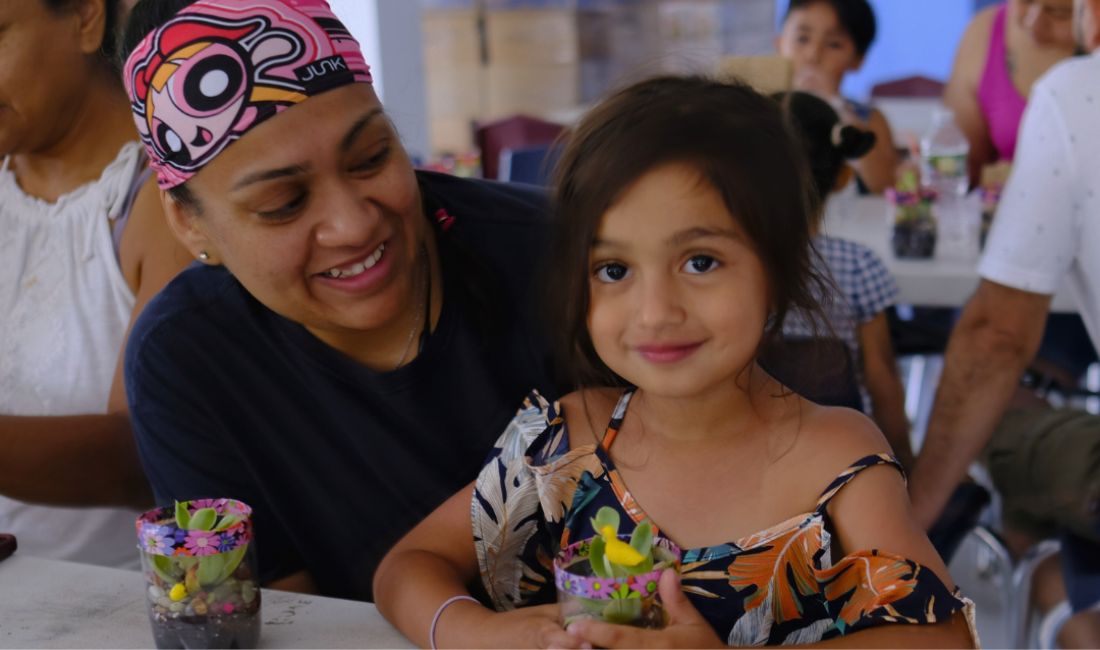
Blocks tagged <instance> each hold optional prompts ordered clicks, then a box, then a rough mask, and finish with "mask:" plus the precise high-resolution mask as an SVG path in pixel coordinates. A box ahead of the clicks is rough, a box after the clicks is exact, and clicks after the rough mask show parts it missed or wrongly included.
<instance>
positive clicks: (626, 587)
mask: <svg viewBox="0 0 1100 650" xmlns="http://www.w3.org/2000/svg"><path fill="white" fill-rule="evenodd" d="M654 546H655V550H658V551H659V554H658V558H656V559H659V560H663V561H660V562H658V563H657V565H656V566H655V567H654V569H653V570H652V571H648V572H646V573H642V574H639V575H631V576H619V577H601V576H598V575H582V574H580V573H577V572H576V564H577V562H578V561H579V560H582V559H584V560H587V558H588V551H589V549H590V548H591V542H590V541H589V540H585V541H581V542H576V543H574V544H570V545H569V546H568V547H566V548H564V549H562V551H561V552H560V553H559V555H558V557H556V558H555V559H554V583H555V584H556V585H557V587H558V590H559V591H561V592H564V593H568V594H573V595H574V596H580V597H582V598H593V599H609V598H630V597H639V596H640V597H642V598H647V597H649V596H652V595H654V594H656V593H657V582H658V580H659V579H660V577H661V573H663V572H664V570H665V569H668V568H670V567H675V566H676V565H677V564H678V562H679V559H680V549H679V548H678V547H677V546H676V545H675V544H673V543H672V542H670V541H669V540H667V539H664V538H659V539H657V540H656V541H655V543H654ZM632 594H636V596H634V595H632Z"/></svg>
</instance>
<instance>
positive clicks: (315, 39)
mask: <svg viewBox="0 0 1100 650" xmlns="http://www.w3.org/2000/svg"><path fill="white" fill-rule="evenodd" d="M123 81H124V82H125V84H126V91H127V93H128V94H129V96H130V104H131V109H132V110H133V112H134V121H135V122H136V123H137V128H138V132H139V133H140V135H141V139H142V141H143V142H144V143H145V148H146V149H147V150H148V152H149V158H150V160H151V161H152V162H151V163H150V164H151V165H152V167H153V169H154V170H155V171H156V172H157V182H158V184H159V185H160V187H161V188H162V189H170V188H173V187H176V186H177V185H182V184H183V183H185V182H187V181H188V180H189V179H190V178H191V177H192V176H194V175H195V174H197V173H198V172H199V170H201V169H202V168H203V167H204V166H206V165H207V164H208V163H209V162H210V161H211V160H213V159H214V158H215V157H216V156H217V155H218V154H220V153H221V152H222V151H224V150H225V148H226V147H227V146H229V144H230V143H232V142H233V141H235V140H237V139H239V138H240V137H241V136H242V135H244V134H245V133H247V132H248V131H249V130H251V129H252V128H254V127H255V126H257V125H258V124H260V123H261V122H263V121H264V120H267V119H268V118H271V117H273V116H275V115H277V114H279V113H280V112H281V111H283V110H285V109H287V108H289V107H290V106H293V105H295V104H298V103H300V102H302V101H305V100H306V99H308V98H309V97H312V96H314V95H317V94H320V93H323V92H325V91H326V90H331V89H333V88H337V87H339V86H343V85H346V84H350V83H357V82H361V83H370V82H371V74H370V68H369V67H368V66H367V62H366V61H365V60H364V59H363V53H362V52H361V51H360V49H359V43H358V42H356V40H355V39H354V38H353V37H352V35H351V34H350V33H349V32H348V30H347V28H345V27H344V25H343V24H342V23H341V22H340V20H339V19H338V18H336V16H335V14H333V13H332V9H330V8H329V6H328V3H327V2H325V0H199V2H196V3H195V4H193V5H190V6H188V7H186V8H184V9H183V10H181V11H180V12H179V13H178V14H176V16H175V17H174V18H172V19H171V20H169V21H168V22H167V23H165V24H164V25H161V26H160V27H159V28H157V29H156V30H155V31H153V32H152V33H151V34H149V35H148V36H146V37H145V39H144V40H143V41H142V42H141V44H140V45H138V47H137V48H135V49H134V51H133V53H132V54H130V57H129V59H128V60H127V61H126V68H125V70H123Z"/></svg>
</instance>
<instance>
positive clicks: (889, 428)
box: [859, 312, 913, 470]
mask: <svg viewBox="0 0 1100 650" xmlns="http://www.w3.org/2000/svg"><path fill="white" fill-rule="evenodd" d="M859 347H860V351H861V352H862V354H863V379H864V381H865V382H866V384H867V392H868V393H870V394H871V408H872V416H873V418H874V420H875V424H877V425H878V426H879V428H880V429H882V433H883V434H884V435H885V436H886V441H887V442H889V443H890V447H891V448H892V449H893V450H894V455H895V456H897V458H898V460H900V461H901V464H902V465H904V466H905V468H906V470H909V469H912V467H913V449H912V447H911V445H910V442H909V418H908V416H906V414H905V391H904V389H903V388H902V386H901V378H900V377H898V366H897V362H896V360H895V359H894V345H893V343H891V341H890V329H889V326H888V325H887V322H886V312H880V313H879V314H878V315H877V316H875V317H874V318H872V319H871V320H870V321H868V322H866V323H864V324H862V325H860V326H859Z"/></svg>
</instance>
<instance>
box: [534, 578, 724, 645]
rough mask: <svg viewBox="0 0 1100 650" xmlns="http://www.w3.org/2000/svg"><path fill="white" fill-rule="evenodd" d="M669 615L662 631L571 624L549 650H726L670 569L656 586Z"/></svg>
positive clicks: (595, 623) (590, 622)
mask: <svg viewBox="0 0 1100 650" xmlns="http://www.w3.org/2000/svg"><path fill="white" fill-rule="evenodd" d="M657 590H658V593H659V594H660V596H661V602H662V603H663V604H664V607H665V611H666V612H668V615H669V623H668V626H667V627H665V628H664V629H662V630H644V629H642V628H637V627H631V626H629V625H614V624H612V623H604V622H601V621H593V620H580V621H577V622H575V623H572V624H570V626H569V629H568V630H564V631H561V632H559V633H557V634H555V635H553V636H552V637H551V639H550V640H551V645H550V646H549V647H551V648H725V647H726V645H725V644H724V643H723V642H722V640H721V639H719V638H718V635H716V634H715V633H714V629H713V628H712V627H711V626H710V624H709V623H707V621H706V619H704V618H703V616H702V615H701V614H700V613H699V611H698V610H696V609H695V607H694V606H693V605H692V604H691V601H689V600H688V599H687V596H685V595H684V592H683V591H682V590H681V589H680V575H679V574H678V573H676V571H673V570H672V569H669V570H667V571H665V572H664V573H662V574H661V580H660V583H659V584H658V587H657Z"/></svg>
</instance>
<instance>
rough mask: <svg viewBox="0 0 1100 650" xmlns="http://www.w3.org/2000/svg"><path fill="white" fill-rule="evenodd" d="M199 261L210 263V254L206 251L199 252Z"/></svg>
mask: <svg viewBox="0 0 1100 650" xmlns="http://www.w3.org/2000/svg"><path fill="white" fill-rule="evenodd" d="M199 259H200V260H202V261H204V262H209V261H210V253H207V252H206V251H199Z"/></svg>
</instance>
